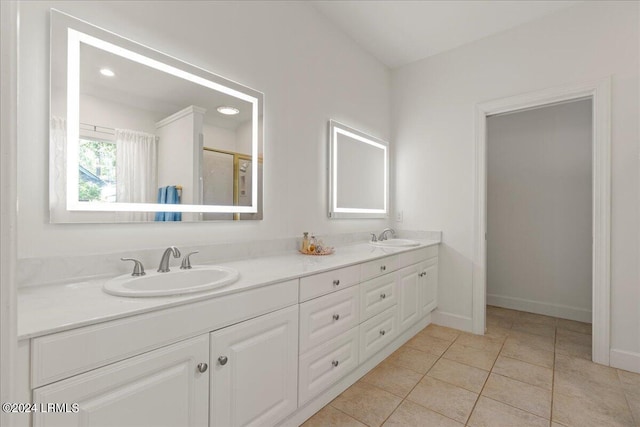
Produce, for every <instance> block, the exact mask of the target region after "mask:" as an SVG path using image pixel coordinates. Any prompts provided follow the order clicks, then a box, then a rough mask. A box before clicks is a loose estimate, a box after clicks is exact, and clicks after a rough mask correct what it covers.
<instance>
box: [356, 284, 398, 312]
mask: <svg viewBox="0 0 640 427" xmlns="http://www.w3.org/2000/svg"><path fill="white" fill-rule="evenodd" d="M397 290H398V287H397V285H396V275H395V273H392V274H385V275H384V276H380V277H377V278H375V279H371V280H368V281H366V282H364V283H361V284H360V321H365V320H367V319H370V318H372V317H373V316H375V315H376V314H378V313H382V312H383V311H385V310H386V309H387V308H389V307H391V306H392V305H394V304H395V303H396V302H397V299H398V298H397V293H398V291H397Z"/></svg>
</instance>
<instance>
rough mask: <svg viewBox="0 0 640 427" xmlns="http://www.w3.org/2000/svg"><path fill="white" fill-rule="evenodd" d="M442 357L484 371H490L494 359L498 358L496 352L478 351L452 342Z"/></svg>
mask: <svg viewBox="0 0 640 427" xmlns="http://www.w3.org/2000/svg"><path fill="white" fill-rule="evenodd" d="M442 357H444V358H446V359H449V360H455V361H456V362H460V363H464V364H465V365H469V366H474V367H476V368H480V369H484V370H485V371H490V370H491V367H492V366H493V362H495V360H496V357H498V352H497V351H488V350H479V349H477V348H473V347H469V346H466V345H462V344H458V343H455V342H454V343H453V344H452V345H451V347H449V349H448V350H447V351H446V352H445V353H444V354H443V356H442Z"/></svg>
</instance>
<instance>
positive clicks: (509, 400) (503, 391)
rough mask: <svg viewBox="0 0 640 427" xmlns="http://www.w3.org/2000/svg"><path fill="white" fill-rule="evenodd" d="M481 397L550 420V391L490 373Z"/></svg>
mask: <svg viewBox="0 0 640 427" xmlns="http://www.w3.org/2000/svg"><path fill="white" fill-rule="evenodd" d="M482 395H483V396H487V397H490V398H491V399H494V400H497V401H499V402H502V403H506V404H507V405H511V406H515V407H516V408H518V409H522V410H523V411H527V412H531V413H532V414H535V415H538V416H540V417H543V418H546V419H550V418H551V390H545V389H542V388H540V387H536V386H534V385H530V384H526V383H523V382H520V381H517V380H513V379H511V378H507V377H503V376H502V375H497V374H493V373H492V374H491V375H490V376H489V379H488V380H487V384H485V386H484V389H483V390H482Z"/></svg>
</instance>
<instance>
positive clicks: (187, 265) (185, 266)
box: [180, 251, 200, 270]
mask: <svg viewBox="0 0 640 427" xmlns="http://www.w3.org/2000/svg"><path fill="white" fill-rule="evenodd" d="M199 252H200V251H193V252H189V253H188V254H186V255H185V257H184V258H182V264H180V270H189V269H191V260H190V259H189V257H190V256H191V255H193V254H197V253H199Z"/></svg>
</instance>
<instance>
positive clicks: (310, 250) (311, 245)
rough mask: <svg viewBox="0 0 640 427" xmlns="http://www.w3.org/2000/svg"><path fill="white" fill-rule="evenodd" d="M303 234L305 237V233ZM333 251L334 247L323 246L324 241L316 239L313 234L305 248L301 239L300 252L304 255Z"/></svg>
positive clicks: (324, 253) (330, 252)
mask: <svg viewBox="0 0 640 427" xmlns="http://www.w3.org/2000/svg"><path fill="white" fill-rule="evenodd" d="M304 234H305V237H306V235H307V233H304ZM333 252H334V249H333V247H332V246H325V245H324V242H323V241H322V240H319V239H316V236H314V235H311V238H310V239H309V242H308V245H307V246H306V249H305V246H304V239H303V244H302V250H300V253H303V254H305V255H331V254H332V253H333Z"/></svg>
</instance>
